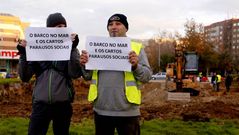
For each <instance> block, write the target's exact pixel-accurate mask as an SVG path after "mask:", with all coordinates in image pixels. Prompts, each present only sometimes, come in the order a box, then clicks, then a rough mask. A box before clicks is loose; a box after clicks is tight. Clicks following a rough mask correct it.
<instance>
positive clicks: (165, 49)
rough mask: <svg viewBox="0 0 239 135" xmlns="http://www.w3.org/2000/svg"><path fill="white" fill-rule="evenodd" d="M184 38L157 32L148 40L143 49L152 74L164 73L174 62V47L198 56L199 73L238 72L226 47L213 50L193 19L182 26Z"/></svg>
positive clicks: (202, 29)
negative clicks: (167, 66) (179, 47)
mask: <svg viewBox="0 0 239 135" xmlns="http://www.w3.org/2000/svg"><path fill="white" fill-rule="evenodd" d="M184 28H185V29H184V30H185V36H182V35H180V34H179V33H178V32H175V33H174V34H172V33H170V32H165V31H164V32H159V34H158V35H157V36H155V37H154V38H152V39H150V40H149V42H148V45H147V46H146V47H145V50H146V53H147V55H148V59H149V63H150V66H151V68H152V70H153V72H154V73H156V72H159V71H165V68H166V65H167V63H172V62H175V45H176V44H177V45H182V46H184V49H185V50H184V51H190V52H191V51H194V52H196V53H197V54H198V56H199V71H202V72H204V73H209V72H221V73H224V72H225V71H226V72H232V71H233V70H234V71H236V72H238V71H239V70H238V64H237V62H235V61H233V60H232V57H231V55H230V51H228V50H229V49H228V47H226V46H228V45H226V43H225V45H224V46H222V47H221V48H220V49H219V50H220V51H216V50H215V46H214V45H213V43H212V42H209V41H208V40H207V39H206V37H205V33H204V26H203V25H202V24H199V23H196V22H195V21H194V19H191V20H187V21H186V23H185V25H184Z"/></svg>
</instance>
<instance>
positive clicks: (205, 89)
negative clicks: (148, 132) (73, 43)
mask: <svg viewBox="0 0 239 135" xmlns="http://www.w3.org/2000/svg"><path fill="white" fill-rule="evenodd" d="M74 85H75V89H76V95H75V101H74V103H73V117H72V121H73V122H80V121H81V120H82V119H86V118H92V117H93V111H92V105H91V104H90V103H89V102H88V101H87V94H88V87H89V82H85V81H83V80H82V79H79V80H76V81H74ZM184 87H188V88H193V89H195V90H197V91H199V95H198V96H191V97H190V98H191V99H190V101H189V102H187V101H168V100H167V92H168V91H170V90H173V89H175V83H173V82H166V83H165V82H149V83H147V84H144V85H143V86H142V105H141V119H142V120H151V119H163V120H164V119H181V120H185V121H187V120H192V121H209V120H210V119H212V118H220V119H238V118H239V89H238V88H237V85H234V86H232V88H231V91H230V92H225V88H224V86H223V85H222V86H221V89H220V91H219V92H215V91H213V89H212V86H211V85H210V84H209V83H204V82H203V83H199V82H196V83H193V82H190V81H189V82H187V81H185V82H184ZM31 89H32V87H31V85H30V84H24V88H23V89H18V90H15V91H10V92H8V91H7V92H6V94H4V95H1V96H0V117H12V116H14V117H24V118H28V117H29V116H30V114H31V105H32V104H31V100H32V98H31V95H32V90H31Z"/></svg>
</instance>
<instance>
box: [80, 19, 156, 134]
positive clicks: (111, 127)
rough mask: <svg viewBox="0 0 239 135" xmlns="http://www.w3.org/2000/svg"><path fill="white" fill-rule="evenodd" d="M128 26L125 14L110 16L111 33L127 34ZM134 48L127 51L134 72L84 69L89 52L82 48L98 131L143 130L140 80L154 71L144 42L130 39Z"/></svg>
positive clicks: (113, 34) (145, 80)
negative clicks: (143, 44) (140, 121)
mask: <svg viewBox="0 0 239 135" xmlns="http://www.w3.org/2000/svg"><path fill="white" fill-rule="evenodd" d="M128 29H129V25H128V21H127V17H126V16H125V15H123V14H114V15H112V16H111V17H110V18H109V19H108V22H107V30H108V32H109V36H110V37H126V36H127V35H126V32H127V31H128ZM131 48H132V51H131V52H130V53H129V55H128V56H129V62H130V63H131V65H132V70H131V72H124V71H112V70H110V71H109V70H99V71H96V70H94V71H88V70H85V68H84V66H85V64H86V63H87V62H88V59H89V55H88V52H86V51H85V50H83V51H82V54H81V56H80V63H81V65H82V69H83V70H84V72H83V77H84V78H85V79H87V80H90V79H91V80H92V81H91V82H92V83H91V85H90V89H89V95H88V100H89V101H91V102H93V110H94V119H95V134H96V135H114V131H115V129H116V130H117V132H118V135H139V134H140V125H139V116H140V110H139V106H140V103H141V92H140V90H139V83H140V82H141V83H146V82H148V81H149V80H150V78H151V75H152V72H151V69H150V66H149V63H148V59H147V57H146V54H145V52H144V49H143V46H142V44H141V43H137V42H134V41H131ZM95 93H97V94H95Z"/></svg>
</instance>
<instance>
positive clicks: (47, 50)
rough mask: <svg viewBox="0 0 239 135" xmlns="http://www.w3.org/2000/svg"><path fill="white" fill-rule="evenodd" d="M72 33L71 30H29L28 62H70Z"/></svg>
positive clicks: (27, 33) (40, 28) (30, 28)
mask: <svg viewBox="0 0 239 135" xmlns="http://www.w3.org/2000/svg"><path fill="white" fill-rule="evenodd" d="M71 33H72V32H71V29H69V28H45V27H29V28H27V29H26V32H25V37H26V41H27V46H26V55H27V61H53V60H54V61H57V60H69V59H70V53H71V48H72V41H71Z"/></svg>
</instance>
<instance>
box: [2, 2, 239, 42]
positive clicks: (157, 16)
mask: <svg viewBox="0 0 239 135" xmlns="http://www.w3.org/2000/svg"><path fill="white" fill-rule="evenodd" d="M0 1H1V2H0V12H2V13H10V14H12V15H15V16H18V17H20V19H21V20H22V21H25V22H30V23H31V26H34V27H35V26H37V27H38V26H41V27H42V26H43V27H44V26H45V25H46V18H47V16H48V15H49V14H51V13H54V12H61V13H62V14H63V16H64V17H65V18H66V20H67V25H68V27H71V28H72V29H73V30H74V31H75V32H76V33H78V34H79V36H80V40H81V41H82V42H81V43H80V45H81V46H84V40H85V37H86V36H108V33H107V29H106V23H107V20H108V18H109V17H110V16H111V15H112V14H114V13H123V14H125V15H126V16H127V17H128V22H129V31H128V33H127V35H128V36H129V37H132V38H139V39H147V38H150V37H152V36H154V35H156V34H158V33H159V31H170V32H175V31H177V32H180V33H181V34H183V32H184V23H185V22H186V21H187V19H191V18H194V19H195V21H196V22H197V23H202V24H203V25H209V24H211V23H214V22H217V21H222V20H225V19H230V18H232V17H234V18H239V0H0Z"/></svg>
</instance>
